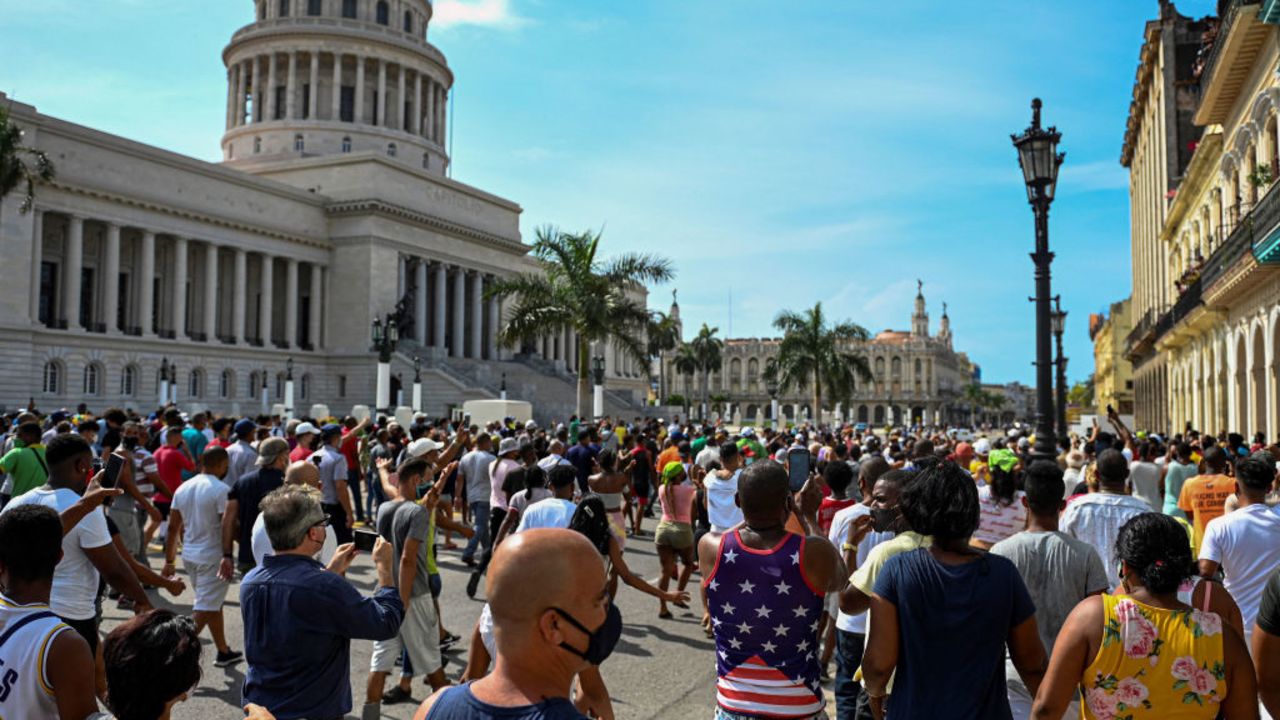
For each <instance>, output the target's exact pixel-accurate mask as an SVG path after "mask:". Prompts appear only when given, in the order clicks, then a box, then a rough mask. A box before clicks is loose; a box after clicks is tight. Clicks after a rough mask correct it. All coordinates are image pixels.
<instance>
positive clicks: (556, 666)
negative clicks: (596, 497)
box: [414, 529, 621, 720]
mask: <svg viewBox="0 0 1280 720" xmlns="http://www.w3.org/2000/svg"><path fill="white" fill-rule="evenodd" d="M486 595H487V596H488V597H489V607H490V610H491V612H492V613H493V625H494V635H495V639H496V642H497V658H496V664H495V665H494V669H493V672H492V673H490V674H489V675H486V676H485V677H484V678H482V679H480V680H477V681H475V682H471V683H467V684H465V685H458V686H455V687H451V688H446V689H444V690H441V691H439V692H437V693H435V694H434V695H432V696H431V697H429V698H427V700H426V701H425V702H423V703H422V705H421V707H419V708H418V712H417V714H416V715H414V720H464V719H465V720H471V719H474V718H480V719H481V720H484V719H486V718H517V717H519V718H523V717H537V718H540V719H542V720H584V719H585V717H586V716H585V715H582V714H581V713H579V712H578V711H577V709H575V708H574V706H573V703H572V702H571V701H570V700H569V698H570V693H571V689H572V685H573V678H574V676H575V675H577V674H578V673H580V672H582V671H583V670H585V669H587V668H588V667H589V666H591V665H598V664H599V663H600V662H603V660H604V658H605V657H607V656H608V653H609V652H611V651H612V650H613V646H614V645H615V644H616V642H617V638H618V631H619V630H620V629H621V616H620V615H618V614H617V610H616V609H613V608H611V607H610V604H609V593H608V587H607V578H606V576H605V573H604V567H603V566H602V565H601V563H600V555H599V553H597V552H596V550H595V548H593V547H592V546H591V543H590V542H588V541H587V539H586V538H585V537H583V536H582V535H581V534H580V533H577V532H574V531H572V530H562V529H535V530H526V531H525V532H522V533H520V534H518V535H513V536H511V537H510V538H508V539H507V540H506V541H505V542H503V543H502V545H500V546H499V547H498V549H497V550H496V551H495V552H494V555H493V560H492V562H491V563H490V565H489V574H488V579H487V585H486ZM593 637H594V638H598V639H596V640H595V641H594V642H593V641H592V640H593Z"/></svg>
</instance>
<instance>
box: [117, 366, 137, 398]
mask: <svg viewBox="0 0 1280 720" xmlns="http://www.w3.org/2000/svg"><path fill="white" fill-rule="evenodd" d="M137 390H138V368H137V366H136V365H125V366H124V370H123V371H122V372H121V373H120V394H121V395H123V396H125V397H133V394H134V393H135V392H137Z"/></svg>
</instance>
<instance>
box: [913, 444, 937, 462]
mask: <svg viewBox="0 0 1280 720" xmlns="http://www.w3.org/2000/svg"><path fill="white" fill-rule="evenodd" d="M914 450H915V456H916V457H918V458H922V457H927V456H929V455H932V454H933V443H932V442H930V441H928V440H920V441H918V442H916V444H915V445H914Z"/></svg>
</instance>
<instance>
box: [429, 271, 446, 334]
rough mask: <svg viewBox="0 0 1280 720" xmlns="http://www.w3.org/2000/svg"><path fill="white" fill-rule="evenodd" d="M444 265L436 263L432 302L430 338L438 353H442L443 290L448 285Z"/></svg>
mask: <svg viewBox="0 0 1280 720" xmlns="http://www.w3.org/2000/svg"><path fill="white" fill-rule="evenodd" d="M446 273H447V271H446V270H445V266H444V263H436V277H435V281H434V284H435V288H434V289H435V299H434V300H433V301H432V304H433V306H434V307H432V308H431V310H432V328H431V329H432V338H431V345H432V347H434V348H435V349H436V350H437V351H438V352H440V353H443V352H444V350H445V347H444V322H445V320H444V316H445V290H446V287H445V286H446V285H447V284H448V275H447V274H446Z"/></svg>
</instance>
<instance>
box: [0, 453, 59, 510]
mask: <svg viewBox="0 0 1280 720" xmlns="http://www.w3.org/2000/svg"><path fill="white" fill-rule="evenodd" d="M0 470H4V471H5V472H6V473H8V475H9V477H11V478H13V493H12V494H11V496H10V497H15V498H16V497H18V496H19V495H21V494H23V493H25V492H27V491H29V490H34V489H36V488H38V487H40V486H41V485H44V484H45V482H46V481H48V479H49V466H48V465H46V464H45V461H44V445H41V444H39V443H37V444H35V445H32V446H30V447H15V448H14V449H12V450H10V451H9V452H7V453H5V455H4V457H2V458H0Z"/></svg>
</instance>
